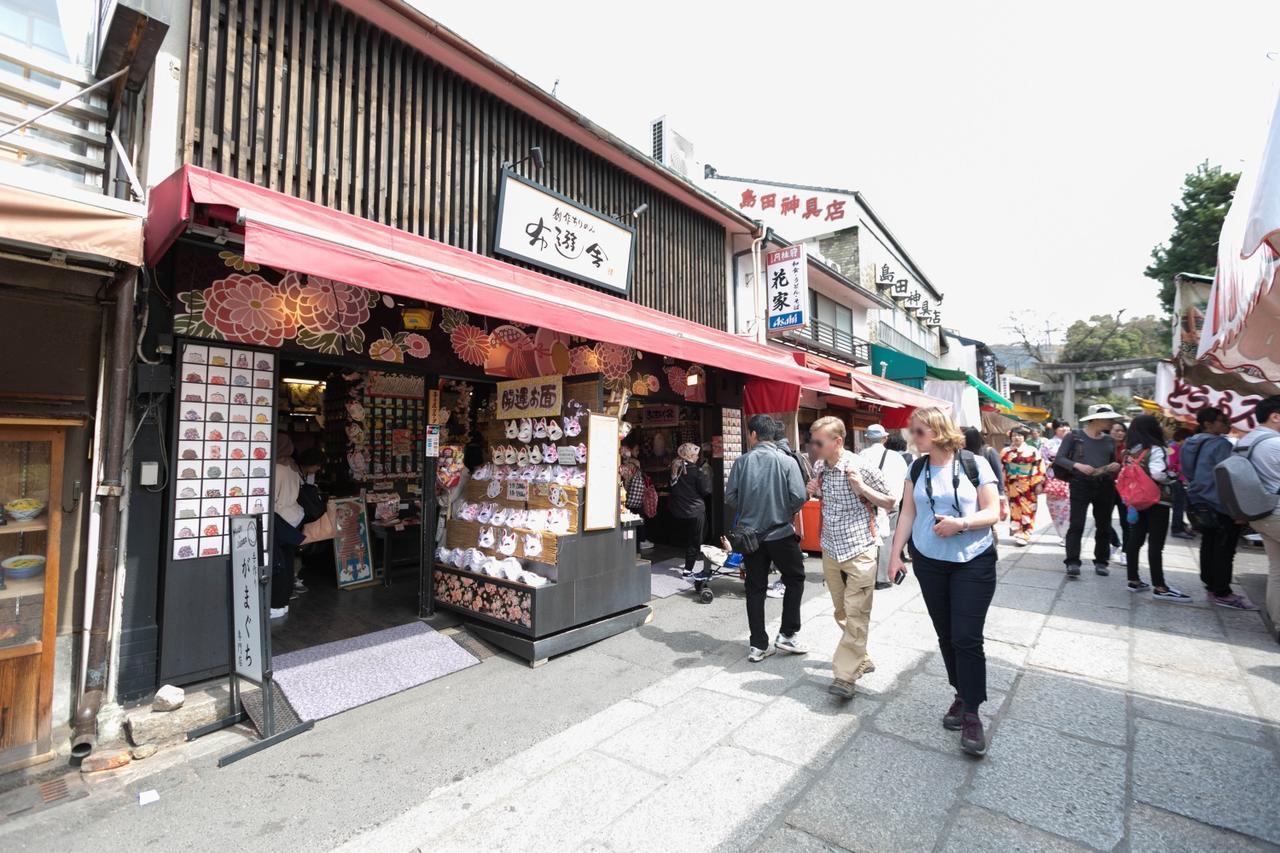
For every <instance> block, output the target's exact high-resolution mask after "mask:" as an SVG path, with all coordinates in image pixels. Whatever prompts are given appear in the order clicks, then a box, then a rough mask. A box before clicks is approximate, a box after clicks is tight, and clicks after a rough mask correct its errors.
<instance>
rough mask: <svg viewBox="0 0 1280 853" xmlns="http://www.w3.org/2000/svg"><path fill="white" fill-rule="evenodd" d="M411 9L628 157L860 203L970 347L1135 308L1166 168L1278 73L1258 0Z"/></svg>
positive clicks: (1237, 140) (1257, 106) (1152, 294)
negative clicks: (661, 135)
mask: <svg viewBox="0 0 1280 853" xmlns="http://www.w3.org/2000/svg"><path fill="white" fill-rule="evenodd" d="M415 5H417V6H419V7H420V8H422V9H423V10H424V11H426V12H427V13H428V14H429V15H431V16H432V17H434V18H436V19H437V20H439V21H440V22H441V23H442V24H444V25H445V26H447V27H449V28H450V29H453V30H455V31H456V32H458V33H460V34H461V35H462V36H464V37H465V38H467V39H468V40H470V41H472V42H473V43H475V44H476V45H477V46H479V47H480V48H482V49H483V50H485V51H486V52H488V53H490V54H492V55H493V56H495V57H497V58H498V59H499V60H500V61H502V62H503V63H505V64H507V65H508V66H510V67H511V68H512V69H514V70H515V71H516V72H518V73H520V74H521V75H523V76H524V77H526V78H528V79H530V80H532V81H533V82H534V83H536V84H538V85H540V86H542V87H543V88H545V89H548V90H550V89H551V87H552V85H553V83H554V82H555V80H556V79H559V81H560V85H559V90H558V95H559V97H560V98H561V100H563V101H564V102H565V103H567V104H569V105H570V106H572V107H574V108H575V109H577V110H579V111H581V112H583V113H584V114H586V115H587V116H588V117H589V118H590V119H592V120H593V121H595V122H596V123H598V124H600V125H602V126H604V127H605V128H607V129H609V130H610V131H612V132H613V133H615V134H617V135H618V136H621V137H622V138H624V139H626V140H627V141H628V142H630V143H631V144H633V145H636V146H637V147H638V148H640V149H641V150H644V151H647V150H648V149H649V140H648V132H649V120H650V119H652V118H655V117H656V116H659V115H663V114H666V115H667V116H669V118H670V119H671V126H672V127H673V128H675V129H676V130H677V131H678V132H679V133H681V134H682V135H684V136H686V137H687V138H689V139H690V140H691V141H692V142H693V143H694V146H695V151H696V154H697V157H698V159H700V160H703V161H705V162H708V163H711V164H713V165H715V166H716V168H717V169H719V171H720V172H721V174H727V175H735V176H748V177H754V178H771V179H774V180H780V181H785V182H791V183H804V184H815V185H819V186H829V187H841V188H846V189H856V190H861V191H862V192H863V193H864V194H865V195H866V196H867V198H868V200H869V201H870V202H871V204H872V205H873V207H874V208H875V209H876V212H877V213H878V214H879V215H880V216H881V217H882V218H883V219H884V220H885V222H886V224H888V226H889V227H890V229H892V230H893V231H894V233H895V235H896V236H897V237H898V238H899V239H900V240H901V241H902V242H903V244H904V245H905V246H906V248H907V251H908V252H910V253H911V255H912V257H913V258H914V259H915V260H916V261H917V263H919V264H920V266H921V268H922V269H923V270H924V272H925V274H926V275H928V276H929V278H930V279H931V280H932V281H933V283H934V284H935V285H937V286H938V287H939V289H941V290H942V291H943V292H944V294H945V295H946V301H945V303H944V304H943V312H942V314H943V323H944V325H946V326H949V327H954V328H956V329H958V330H960V331H961V332H963V333H964V334H966V335H971V336H974V337H978V338H982V339H985V340H987V341H988V342H989V343H1001V342H1005V341H1008V340H1011V339H1012V336H1011V334H1010V333H1009V332H1008V331H1007V326H1008V319H1007V318H1008V315H1009V313H1010V311H1011V310H1016V309H1022V310H1027V311H1032V312H1034V313H1035V314H1036V315H1037V316H1039V317H1047V318H1050V319H1051V320H1052V322H1053V325H1055V326H1058V327H1060V328H1063V329H1065V327H1066V325H1067V324H1068V323H1070V322H1071V321H1073V320H1076V319H1080V318H1083V317H1088V316H1089V315H1090V314H1096V313H1103V312H1114V311H1115V310H1117V309H1119V308H1126V309H1128V313H1129V314H1130V315H1134V314H1145V313H1158V312H1159V303H1158V300H1157V296H1156V293H1157V285H1156V284H1155V283H1154V282H1152V281H1150V280H1148V279H1146V278H1144V277H1143V275H1142V270H1143V268H1144V267H1145V266H1146V265H1147V263H1148V260H1149V253H1150V251H1151V248H1152V246H1154V245H1155V244H1156V243H1159V242H1161V241H1163V240H1165V239H1167V238H1168V236H1169V232H1170V230H1171V228H1172V225H1173V220H1172V217H1171V215H1170V205H1171V204H1172V203H1173V202H1175V201H1176V200H1177V198H1178V195H1179V188H1180V186H1181V182H1182V176H1183V174H1184V173H1186V172H1188V171H1191V170H1192V169H1194V167H1195V165H1196V163H1198V162H1199V161H1201V160H1204V159H1206V158H1207V159H1208V160H1209V161H1210V162H1212V163H1219V164H1222V165H1223V166H1225V167H1227V168H1232V169H1237V170H1238V169H1239V168H1240V167H1241V165H1242V162H1243V161H1244V160H1245V159H1247V158H1253V157H1255V156H1256V154H1257V153H1258V151H1259V150H1260V148H1261V145H1262V136H1263V133H1264V131H1265V120H1266V118H1267V117H1269V115H1270V111H1271V109H1272V107H1273V105H1274V103H1275V93H1276V89H1275V81H1276V80H1280V0H1215V2H1210V0H1200V2H1188V1H1187V0H1172V1H1171V2H1153V0H1107V2H1094V0H1086V2H1079V3H1075V4H1069V13H1068V14H1066V15H1064V14H1061V12H1062V11H1063V10H1065V9H1067V8H1068V6H1063V5H1062V4H1053V5H1052V6H1051V5H1050V4H1048V3H1040V2H1030V3H1027V2H1012V0H1009V2H945V0H934V1H933V2H880V1H878V2H868V0H861V2H850V3H817V2H800V0H789V2H785V3H780V2H776V0H775V2H772V3H756V2H709V1H708V2H685V3H676V4H657V5H655V4H641V3H634V4H631V3H629V4H615V3H600V4H564V3H528V2H498V0H494V2H480V3H471V4H460V3H457V2H442V0H417V2H416V3H415ZM1268 51H1274V52H1275V57H1276V58H1275V60H1274V61H1273V60H1269V59H1268V58H1267V57H1266V54H1267V52H1268Z"/></svg>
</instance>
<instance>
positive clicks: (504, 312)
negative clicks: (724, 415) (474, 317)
mask: <svg viewBox="0 0 1280 853" xmlns="http://www.w3.org/2000/svg"><path fill="white" fill-rule="evenodd" d="M195 205H206V206H207V207H208V208H209V209H208V210H207V211H206V213H207V214H208V215H209V216H210V217H211V218H213V219H217V220H221V221H222V222H235V223H237V224H238V228H239V229H241V230H243V233H244V256H245V260H247V261H250V262H252V263H257V264H263V265H265V266H270V267H275V268H277V269H282V270H293V271H295V272H301V273H306V274H308V275H317V276H324V277H325V278H330V279H335V280H338V281H343V282H346V283H348V284H354V285H359V286H360V287H366V288H369V289H371V290H377V291H380V292H383V293H390V294H394V295H397V296H404V297H408V298H411V299H419V300H423V301H426V302H434V303H437V304H441V305H447V306H449V307H452V308H458V309H461V310H463V311H469V312H473V313H476V314H482V315H485V316H489V317H497V318H500V319H504V320H510V321H513V322H517V323H535V324H537V325H539V326H542V327H545V328H548V329H553V330H555V331H558V332H564V333H565V334H569V335H574V336H577V337H582V338H588V339H590V340H594V341H603V342H605V343H613V344H620V345H622V346H629V347H634V348H635V349H637V350H641V351H643V352H652V353H658V354H660V355H666V356H670V357H672V358H678V359H682V360H687V361H691V362H695V363H698V364H705V365H709V366H712V367H717V368H721V369H723V370H731V371H734V372H737V373H741V374H744V375H746V376H755V377H761V378H764V379H770V380H775V381H779V382H786V383H790V384H793V385H796V386H800V385H803V386H804V387H807V388H814V389H815V390H819V391H821V390H825V389H826V388H827V387H828V380H827V376H826V374H824V373H819V372H815V371H812V370H809V369H808V368H805V367H803V366H800V365H797V364H796V363H795V362H794V361H793V360H792V359H789V358H787V357H786V356H785V355H783V354H781V353H778V352H777V351H775V350H772V349H770V348H769V347H766V346H764V345H763V344H759V343H756V342H754V341H750V340H745V339H743V338H740V337H738V336H736V335H731V334H729V333H727V332H721V331H718V330H716V329H712V328H709V327H707V326H702V325H700V324H698V323H694V322H691V321H689V320H684V319H681V318H679V317H674V316H672V315H670V314H665V313H663V312H661V311H656V310H654V309H652V308H646V307H644V306H642V305H637V304H635V303H633V302H628V301H626V300H623V299H619V298H617V297H614V296H609V295H606V294H603V293H598V292H596V291H594V290H589V289H587V288H585V287H581V286H578V285H575V284H570V283H568V282H565V281H562V280H560V279H557V278H552V277H551V276H548V275H543V274H542V273H539V272H534V271H532V270H527V269H524V268H523V267H517V266H514V265H512V264H508V263H505V262H503V261H499V260H496V259H494V258H489V257H485V256H483V255H477V254H475V253H473V252H468V251H466V250H464V249H458V248H456V247H453V246H447V245H445V244H443V243H438V242H436V241H434V240H428V239H427V238H425V237H419V236H417V235H415V234H409V233H408V232H405V231H399V230H397V229H394V228H390V227H388V226H385V225H380V224H378V223H376V222H370V221H369V220H367V219H361V218H360V217H358V216H353V215H351V214H349V213H341V212H338V211H336V210H330V209H329V208H327V207H324V206H322V205H318V204H314V203H312V202H307V201H302V200H300V199H296V198H293V197H292V196H288V195H285V194H284V193H278V192H275V191H273V190H268V189H263V188H262V187H258V186H254V185H253V184H249V183H246V182H244V181H238V180H235V179H233V178H228V177H226V176H225V175H220V174H218V173H216V172H210V171H207V170H204V169H198V168H195V167H193V166H184V167H183V168H182V169H180V170H178V171H177V172H175V173H174V174H172V175H170V176H169V177H168V178H167V179H165V181H164V182H163V183H161V184H160V185H159V186H157V187H155V188H154V189H153V190H152V191H151V199H150V212H149V216H148V219H147V228H146V237H147V259H148V263H155V262H156V261H157V260H158V259H159V258H160V257H161V256H162V255H163V254H164V253H165V251H166V250H167V249H168V248H169V246H170V245H171V244H172V243H173V241H174V240H176V239H177V238H178V236H180V235H181V234H182V233H183V232H184V231H185V230H186V229H187V227H188V225H190V224H191V223H192V221H193V218H194V217H195Z"/></svg>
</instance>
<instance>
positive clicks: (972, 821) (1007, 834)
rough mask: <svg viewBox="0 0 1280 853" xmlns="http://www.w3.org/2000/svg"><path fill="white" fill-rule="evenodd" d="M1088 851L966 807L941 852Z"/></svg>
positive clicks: (1066, 841) (998, 816)
mask: <svg viewBox="0 0 1280 853" xmlns="http://www.w3.org/2000/svg"><path fill="white" fill-rule="evenodd" d="M1088 849H1089V848H1088V847H1082V846H1080V845H1079V844H1075V843H1074V842H1071V841H1068V840H1067V839H1065V838H1059V837H1058V836H1056V835H1050V834H1049V833H1047V832H1041V831H1040V830H1038V829H1034V828H1032V827H1030V826H1027V825H1026V824H1024V823H1018V822H1017V821H1014V820H1009V818H1007V817H1004V816H1003V815H998V814H994V813H992V812H989V811H987V810H986V809H980V808H977V807H975V806H964V807H963V808H961V809H960V811H959V813H958V814H957V815H956V819H955V822H954V823H952V824H951V827H950V828H949V829H948V830H947V840H946V842H945V843H944V844H943V845H942V847H940V848H939V853H1041V851H1044V853H1075V851H1085V850H1088Z"/></svg>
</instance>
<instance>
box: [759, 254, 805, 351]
mask: <svg viewBox="0 0 1280 853" xmlns="http://www.w3.org/2000/svg"><path fill="white" fill-rule="evenodd" d="M765 283H766V285H767V289H766V291H765V292H766V293H767V294H768V306H767V309H766V313H767V314H768V316H769V331H771V332H781V331H784V330H786V329H799V328H802V327H804V326H805V325H806V324H807V323H808V322H809V258H808V257H807V256H806V255H805V252H804V247H803V246H788V247H787V248H785V249H775V250H773V251H772V252H769V253H768V254H766V255H765Z"/></svg>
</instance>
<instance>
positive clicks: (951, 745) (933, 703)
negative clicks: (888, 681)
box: [874, 672, 1004, 752]
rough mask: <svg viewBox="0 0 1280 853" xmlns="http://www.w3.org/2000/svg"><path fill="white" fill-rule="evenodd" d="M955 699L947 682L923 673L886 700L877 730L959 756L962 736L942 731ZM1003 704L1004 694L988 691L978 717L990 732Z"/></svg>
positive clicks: (944, 679)
mask: <svg viewBox="0 0 1280 853" xmlns="http://www.w3.org/2000/svg"><path fill="white" fill-rule="evenodd" d="M953 698H955V691H954V690H953V689H952V688H951V685H950V684H948V683H947V680H946V678H942V677H939V676H936V675H930V674H929V673H927V672H926V673H920V674H918V675H915V676H912V678H911V680H910V681H908V682H907V683H906V685H905V686H903V687H899V688H898V689H897V690H895V691H894V692H893V694H891V695H890V696H887V697H885V699H886V701H885V704H884V710H882V711H881V712H880V713H878V714H876V715H875V718H874V726H875V728H877V729H878V730H880V731H882V732H884V733H885V734H891V735H897V736H898V737H901V738H906V739H907V740H910V741H915V742H916V743H918V744H920V745H921V746H927V747H931V748H933V749H937V750H940V751H943V752H950V751H954V752H959V749H960V734H959V733H958V732H953V731H948V730H947V729H944V728H943V727H942V714H943V712H944V711H946V710H947V708H948V706H950V705H951V700H952V699H953ZM1003 701H1004V694H1003V693H999V692H994V691H992V690H990V689H988V690H987V701H986V702H984V703H983V705H982V707H981V708H980V709H979V710H978V715H979V716H980V717H981V718H982V723H983V725H984V726H986V727H987V730H988V731H990V730H991V724H992V722H993V721H994V720H995V716H996V711H997V710H999V708H1000V704H1001V703H1002V702H1003Z"/></svg>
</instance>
